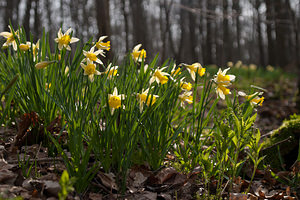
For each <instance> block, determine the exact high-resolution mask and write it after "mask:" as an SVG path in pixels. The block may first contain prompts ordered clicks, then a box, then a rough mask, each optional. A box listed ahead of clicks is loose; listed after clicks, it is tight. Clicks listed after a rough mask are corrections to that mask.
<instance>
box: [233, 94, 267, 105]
mask: <svg viewBox="0 0 300 200" xmlns="http://www.w3.org/2000/svg"><path fill="white" fill-rule="evenodd" d="M262 94H263V92H255V93H254V94H250V95H247V94H246V93H244V92H242V91H239V92H238V95H239V96H242V97H244V98H245V99H247V100H248V101H250V104H251V105H252V106H255V105H259V106H262V103H263V102H264V99H265V98H264V97H259V96H261V95H262Z"/></svg>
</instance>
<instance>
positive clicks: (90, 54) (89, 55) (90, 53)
mask: <svg viewBox="0 0 300 200" xmlns="http://www.w3.org/2000/svg"><path fill="white" fill-rule="evenodd" d="M94 50H95V46H93V47H92V48H91V49H90V50H89V51H85V50H83V55H84V56H85V57H86V58H84V59H83V60H82V62H86V61H87V59H89V60H90V61H93V62H96V63H99V64H101V65H102V64H103V63H102V61H101V60H100V59H99V58H97V56H98V55H99V54H100V55H101V56H104V54H103V51H102V50H98V51H95V52H94ZM104 57H105V56H104Z"/></svg>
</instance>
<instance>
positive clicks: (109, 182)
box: [97, 171, 118, 191]
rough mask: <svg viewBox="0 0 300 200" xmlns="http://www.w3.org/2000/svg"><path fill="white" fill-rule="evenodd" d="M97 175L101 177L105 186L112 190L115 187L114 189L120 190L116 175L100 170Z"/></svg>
mask: <svg viewBox="0 0 300 200" xmlns="http://www.w3.org/2000/svg"><path fill="white" fill-rule="evenodd" d="M97 177H99V178H100V180H101V182H102V184H103V185H104V186H105V187H107V188H109V189H110V190H112V189H114V190H117V191H118V186H117V184H116V182H115V179H114V175H112V174H106V173H103V172H101V171H99V172H98V174H97Z"/></svg>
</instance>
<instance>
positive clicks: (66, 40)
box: [55, 28, 79, 51]
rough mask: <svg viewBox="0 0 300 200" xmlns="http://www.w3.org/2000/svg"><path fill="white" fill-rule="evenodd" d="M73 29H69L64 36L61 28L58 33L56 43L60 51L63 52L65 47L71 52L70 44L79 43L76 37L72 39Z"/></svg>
mask: <svg viewBox="0 0 300 200" xmlns="http://www.w3.org/2000/svg"><path fill="white" fill-rule="evenodd" d="M71 31H72V29H71V28H69V29H68V30H67V31H66V32H65V33H64V34H63V33H62V31H61V28H60V29H59V31H58V33H57V38H55V42H57V43H58V49H59V50H60V51H61V50H62V48H63V47H65V48H66V49H67V50H68V51H71V47H70V46H69V44H72V43H74V42H78V41H79V39H78V38H75V37H72V38H71V37H70V33H71Z"/></svg>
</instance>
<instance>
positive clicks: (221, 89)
mask: <svg viewBox="0 0 300 200" xmlns="http://www.w3.org/2000/svg"><path fill="white" fill-rule="evenodd" d="M226 86H227V85H223V84H218V85H217V87H216V93H217V95H218V96H219V97H220V98H221V99H223V100H224V99H225V96H226V95H228V94H231V92H230V90H229V89H228V88H227V87H226Z"/></svg>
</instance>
